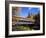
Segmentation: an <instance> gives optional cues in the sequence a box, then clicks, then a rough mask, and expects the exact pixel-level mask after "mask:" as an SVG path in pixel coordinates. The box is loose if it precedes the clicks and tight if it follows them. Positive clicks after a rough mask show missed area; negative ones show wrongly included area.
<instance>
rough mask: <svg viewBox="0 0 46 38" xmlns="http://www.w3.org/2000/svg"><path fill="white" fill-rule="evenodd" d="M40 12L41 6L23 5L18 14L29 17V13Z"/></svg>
mask: <svg viewBox="0 0 46 38" xmlns="http://www.w3.org/2000/svg"><path fill="white" fill-rule="evenodd" d="M38 12H40V8H36V7H21V11H20V12H19V14H18V16H20V17H24V18H25V17H27V16H28V13H30V15H31V13H32V14H38Z"/></svg>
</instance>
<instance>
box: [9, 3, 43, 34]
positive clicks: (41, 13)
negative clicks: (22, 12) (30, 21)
mask: <svg viewBox="0 0 46 38" xmlns="http://www.w3.org/2000/svg"><path fill="white" fill-rule="evenodd" d="M12 7H39V8H40V30H32V31H12ZM37 33H43V6H42V5H32V4H31V5H26V4H25V5H24V4H9V35H21V34H37Z"/></svg>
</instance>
